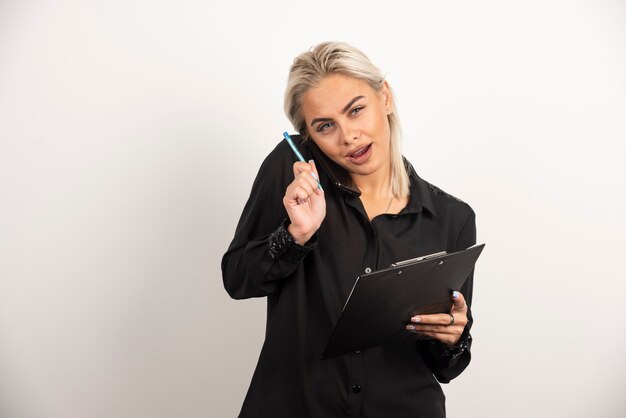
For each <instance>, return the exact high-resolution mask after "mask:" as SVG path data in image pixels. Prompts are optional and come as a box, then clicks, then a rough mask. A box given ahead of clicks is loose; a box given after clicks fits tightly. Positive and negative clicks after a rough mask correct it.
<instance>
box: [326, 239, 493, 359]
mask: <svg viewBox="0 0 626 418" xmlns="http://www.w3.org/2000/svg"><path fill="white" fill-rule="evenodd" d="M484 247H485V244H480V245H474V246H472V247H470V248H468V249H466V250H462V251H458V252H454V253H449V254H447V253H445V252H441V253H436V254H431V255H427V256H423V257H418V258H415V259H411V260H405V261H400V262H398V263H395V264H392V266H391V267H389V268H387V269H382V270H377V271H373V272H371V273H369V274H364V275H362V276H359V277H357V279H356V281H355V283H354V287H353V288H352V292H351V293H350V295H349V296H348V300H347V301H346V304H345V305H344V308H343V312H342V313H341V316H340V317H339V320H338V321H337V323H336V324H335V328H334V330H333V332H332V334H331V336H330V339H329V340H328V343H327V344H326V348H325V350H324V353H323V354H322V359H327V358H330V357H334V356H338V355H340V354H346V353H350V352H353V351H357V350H362V349H364V348H368V347H372V346H375V345H380V344H384V343H386V342H389V341H391V340H394V339H400V338H406V336H407V332H408V331H406V329H405V326H406V324H407V323H408V321H409V318H410V317H411V316H413V315H421V314H432V313H442V312H449V311H450V308H451V306H452V301H451V299H450V292H451V291H452V290H459V289H460V288H461V286H463V284H464V283H465V280H466V279H467V277H468V276H469V274H470V273H471V271H472V269H473V268H474V264H475V263H476V260H477V259H478V256H480V253H481V252H482V250H483V248H484Z"/></svg>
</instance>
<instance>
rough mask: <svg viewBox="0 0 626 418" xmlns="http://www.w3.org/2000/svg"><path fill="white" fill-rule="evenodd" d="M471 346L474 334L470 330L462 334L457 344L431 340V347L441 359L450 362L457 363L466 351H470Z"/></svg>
mask: <svg viewBox="0 0 626 418" xmlns="http://www.w3.org/2000/svg"><path fill="white" fill-rule="evenodd" d="M471 347H472V336H471V335H470V333H469V331H468V330H465V331H464V332H463V334H461V339H460V340H459V342H458V343H457V344H456V345H455V346H449V345H445V344H443V343H441V342H440V341H437V340H431V341H430V349H431V351H432V352H433V354H435V353H436V354H437V355H438V357H439V358H440V359H441V360H443V361H444V362H447V363H449V364H454V363H456V360H457V359H458V358H459V357H461V355H463V353H465V352H466V351H470V348H471Z"/></svg>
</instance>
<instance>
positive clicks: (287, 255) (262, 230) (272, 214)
mask: <svg viewBox="0 0 626 418" xmlns="http://www.w3.org/2000/svg"><path fill="white" fill-rule="evenodd" d="M286 146H287V144H286V143H284V141H283V142H281V143H279V145H278V146H276V148H275V149H274V150H273V151H272V152H271V153H270V155H268V157H267V158H266V159H265V161H264V162H263V164H262V165H261V168H260V169H259V172H258V174H257V176H256V179H255V181H254V183H253V185H252V190H251V192H250V196H249V198H248V201H247V202H246V205H245V207H244V209H243V213H242V214H241V217H240V219H239V222H238V224H237V229H236V230H235V236H234V238H233V240H232V242H231V243H230V246H229V247H228V250H227V251H226V253H225V254H224V256H223V257H222V279H223V282H224V288H225V289H226V291H227V292H228V294H229V295H230V296H231V297H232V298H234V299H246V298H251V297H260V296H267V295H269V294H271V293H273V292H274V291H275V290H276V289H277V288H278V286H279V285H280V282H281V280H283V279H286V278H288V277H289V276H290V274H292V273H293V272H294V271H295V270H296V268H297V266H298V265H299V262H300V261H301V260H302V259H303V258H304V257H305V256H306V254H307V253H308V252H309V251H311V250H312V249H313V248H314V247H315V242H316V236H314V237H313V238H311V240H309V242H308V243H307V244H305V245H298V244H297V243H296V242H295V241H293V239H290V238H291V236H290V235H289V233H288V232H287V229H286V226H287V225H288V216H287V211H286V210H285V208H284V206H283V196H284V193H285V190H286V188H287V186H288V185H289V183H290V182H291V181H292V180H293V163H294V160H293V157H292V156H291V155H290V154H289V153H288V150H286V149H285V147H286Z"/></svg>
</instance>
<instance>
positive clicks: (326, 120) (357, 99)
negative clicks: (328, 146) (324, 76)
mask: <svg viewBox="0 0 626 418" xmlns="http://www.w3.org/2000/svg"><path fill="white" fill-rule="evenodd" d="M363 98H365V96H356V97H355V98H354V99H352V100H350V101H349V102H348V104H347V105H346V106H345V107H344V108H343V110H342V111H341V113H346V112H347V111H348V109H350V107H352V105H353V104H354V103H356V102H357V101H359V100H361V99H363ZM331 120H332V119H331V118H315V119H313V120H312V121H311V126H313V125H315V124H316V123H317V122H328V121H331Z"/></svg>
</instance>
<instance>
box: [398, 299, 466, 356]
mask: <svg viewBox="0 0 626 418" xmlns="http://www.w3.org/2000/svg"><path fill="white" fill-rule="evenodd" d="M451 298H452V302H453V303H452V308H451V309H450V313H449V314H447V313H442V314H431V315H416V316H414V317H412V318H411V324H410V325H407V326H406V329H407V330H408V331H412V332H415V333H416V334H421V335H426V336H429V337H432V338H435V339H436V340H439V341H441V342H442V343H444V344H447V345H451V346H452V345H456V344H457V343H458V342H459V340H460V339H461V334H462V333H463V330H464V329H465V325H466V324H467V305H466V304H465V298H464V297H463V295H462V294H461V292H457V291H454V292H452V295H451Z"/></svg>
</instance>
